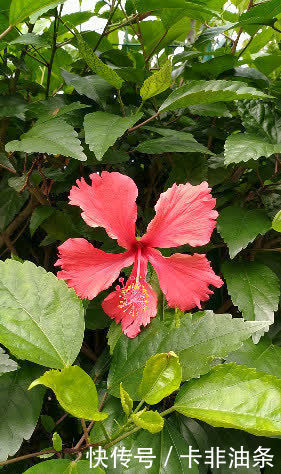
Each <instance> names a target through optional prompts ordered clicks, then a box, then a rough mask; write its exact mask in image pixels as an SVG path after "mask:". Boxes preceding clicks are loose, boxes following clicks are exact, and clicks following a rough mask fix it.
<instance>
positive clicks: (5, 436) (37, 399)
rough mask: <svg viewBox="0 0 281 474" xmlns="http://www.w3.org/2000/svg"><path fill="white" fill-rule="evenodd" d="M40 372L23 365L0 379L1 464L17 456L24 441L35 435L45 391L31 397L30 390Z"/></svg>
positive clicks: (39, 391)
mask: <svg viewBox="0 0 281 474" xmlns="http://www.w3.org/2000/svg"><path fill="white" fill-rule="evenodd" d="M40 372H41V369H39V368H38V367H34V366H31V365H24V366H23V367H21V368H19V369H18V370H17V371H16V372H11V373H9V374H4V375H2V376H1V377H0V394H1V404H0V439H1V443H0V461H5V460H6V459H7V457H8V456H13V455H14V454H16V452H17V451H18V450H19V448H20V446H21V444H22V442H23V440H24V439H26V440H28V439H29V438H30V437H31V435H32V433H33V431H34V428H35V426H36V423H37V420H38V418H39V415H40V410H41V406H42V402H43V396H44V392H45V390H44V389H43V387H41V388H40V389H39V390H38V391H37V392H36V393H35V392H33V393H31V392H28V390H27V389H28V385H29V384H30V382H31V381H32V380H33V379H34V377H37V376H38V375H40ZM7 427H9V429H7Z"/></svg>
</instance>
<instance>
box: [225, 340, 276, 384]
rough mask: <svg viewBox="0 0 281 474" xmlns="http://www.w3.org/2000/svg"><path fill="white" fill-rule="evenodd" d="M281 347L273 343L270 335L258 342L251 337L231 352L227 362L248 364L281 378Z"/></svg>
mask: <svg viewBox="0 0 281 474" xmlns="http://www.w3.org/2000/svg"><path fill="white" fill-rule="evenodd" d="M280 358H281V347H279V346H277V345H276V344H273V343H272V341H271V340H270V339H269V338H268V337H266V336H265V337H263V338H262V339H261V340H260V341H259V343H258V344H254V342H253V341H252V340H251V339H248V340H247V341H245V342H244V343H243V346H242V347H241V348H240V349H238V350H237V351H235V352H233V353H232V354H229V356H228V357H227V362H236V364H242V365H246V366H247V367H250V368H253V369H257V370H259V371H261V372H266V373H267V374H270V375H275V376H276V377H278V378H279V379H281V365H280Z"/></svg>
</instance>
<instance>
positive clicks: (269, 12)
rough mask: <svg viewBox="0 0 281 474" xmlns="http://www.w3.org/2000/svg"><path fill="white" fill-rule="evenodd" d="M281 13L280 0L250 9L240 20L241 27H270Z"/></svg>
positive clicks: (263, 3)
mask: <svg viewBox="0 0 281 474" xmlns="http://www.w3.org/2000/svg"><path fill="white" fill-rule="evenodd" d="M279 13H281V5H280V2H279V1H278V0H269V1H267V2H262V3H261V4H260V5H259V4H258V5H256V7H255V8H251V9H249V10H248V11H247V12H245V13H243V14H242V15H241V16H240V18H239V23H240V25H252V24H257V25H268V24H273V23H274V21H273V19H274V17H275V16H277V15H278V14H279Z"/></svg>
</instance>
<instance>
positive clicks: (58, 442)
mask: <svg viewBox="0 0 281 474" xmlns="http://www.w3.org/2000/svg"><path fill="white" fill-rule="evenodd" d="M52 442H53V446H54V449H55V450H56V451H61V450H62V439H61V437H60V435H59V434H58V433H57V432H55V433H54V434H53V436H52Z"/></svg>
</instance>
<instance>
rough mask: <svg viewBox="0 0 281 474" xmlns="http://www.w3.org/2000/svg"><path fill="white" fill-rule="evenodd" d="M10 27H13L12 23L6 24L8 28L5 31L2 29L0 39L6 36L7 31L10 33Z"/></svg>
mask: <svg viewBox="0 0 281 474" xmlns="http://www.w3.org/2000/svg"><path fill="white" fill-rule="evenodd" d="M12 29H13V25H10V26H8V28H7V29H6V30H5V31H3V33H1V35H0V40H1V39H2V38H4V36H6V35H7V34H8V33H10V31H12Z"/></svg>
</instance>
